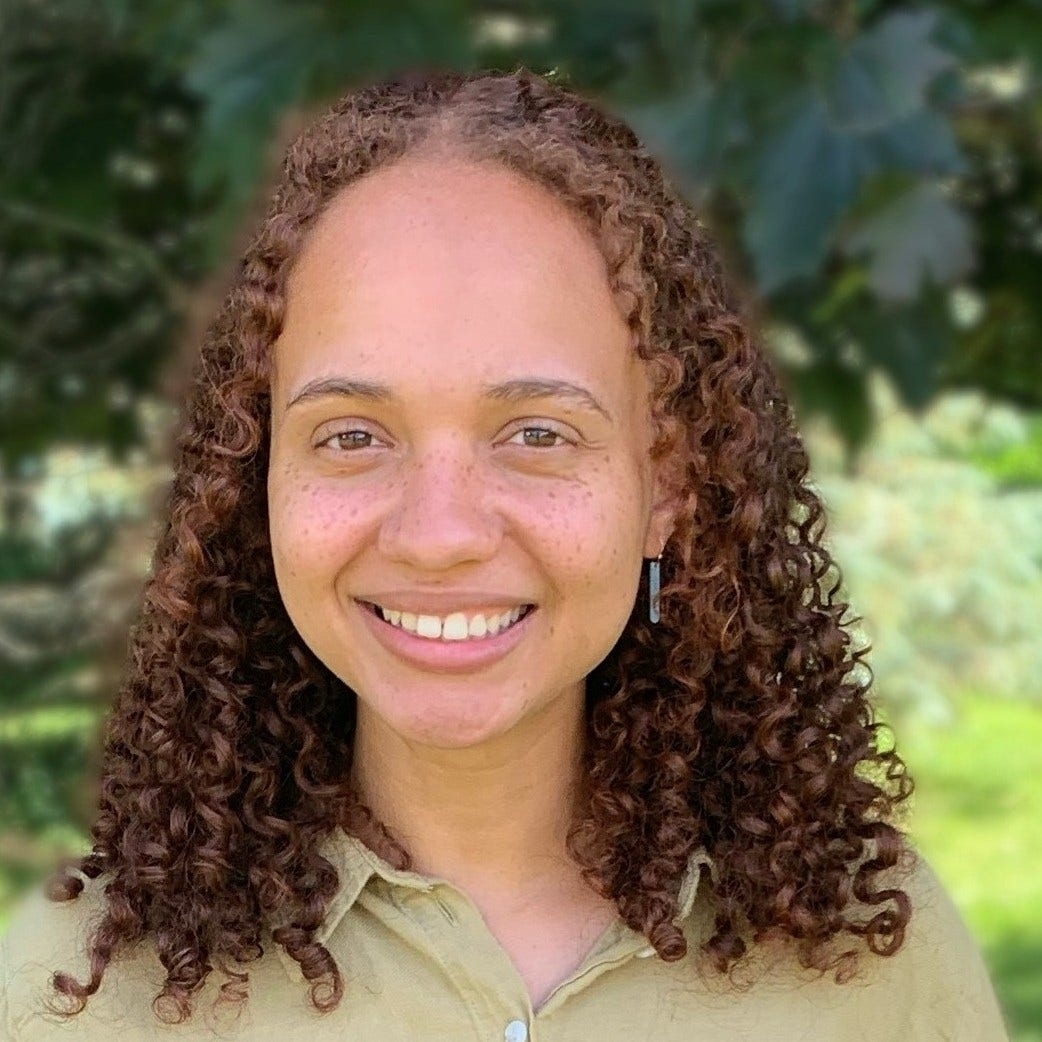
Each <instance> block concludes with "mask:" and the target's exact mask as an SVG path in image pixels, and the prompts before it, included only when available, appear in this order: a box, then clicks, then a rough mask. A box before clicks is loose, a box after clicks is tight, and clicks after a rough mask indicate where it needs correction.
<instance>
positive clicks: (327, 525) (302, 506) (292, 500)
mask: <svg viewBox="0 0 1042 1042" xmlns="http://www.w3.org/2000/svg"><path fill="white" fill-rule="evenodd" d="M367 501H368V499H367V496H366V495H365V494H359V493H357V492H353V493H352V494H351V495H350V496H346V495H345V494H344V490H343V488H342V487H337V486H336V485H334V484H327V483H323V482H321V481H318V480H315V479H314V478H307V479H301V480H293V476H292V475H289V476H288V480H282V481H279V482H277V483H275V484H273V485H272V487H271V490H270V495H269V512H270V514H269V516H270V525H271V544H272V554H273V556H274V557H275V559H276V561H277V562H281V564H282V567H283V569H284V571H286V572H287V573H290V574H292V575H294V576H300V577H305V576H308V575H316V576H321V575H323V574H328V572H329V570H330V569H338V568H340V567H341V566H342V565H343V563H344V561H345V560H347V559H349V558H350V557H351V556H352V554H353V553H354V552H355V550H356V549H357V548H358V547H360V545H361V542H362V540H363V538H364V533H365V530H366V519H367V517H368V515H369V511H368V510H367Z"/></svg>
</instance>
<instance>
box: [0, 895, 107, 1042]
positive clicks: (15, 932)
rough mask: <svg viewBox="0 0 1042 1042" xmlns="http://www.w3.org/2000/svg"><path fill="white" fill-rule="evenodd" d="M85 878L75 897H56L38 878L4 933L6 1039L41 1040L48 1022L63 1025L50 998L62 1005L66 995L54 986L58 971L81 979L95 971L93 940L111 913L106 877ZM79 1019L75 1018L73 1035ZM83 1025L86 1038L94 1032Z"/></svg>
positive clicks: (0, 975) (0, 968)
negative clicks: (50, 1005)
mask: <svg viewBox="0 0 1042 1042" xmlns="http://www.w3.org/2000/svg"><path fill="white" fill-rule="evenodd" d="M80 878H83V879H84V880H85V883H84V889H83V891H82V892H81V893H80V894H79V895H78V896H77V897H76V898H74V899H72V900H70V901H52V900H51V899H50V898H49V897H48V896H47V893H46V888H45V884H44V883H43V882H38V883H36V884H35V885H34V886H33V887H32V888H31V889H30V890H29V891H28V892H27V893H26V894H25V895H23V897H22V898H21V900H20V901H19V902H18V904H17V905H16V906H15V909H14V912H13V914H12V916H11V919H10V921H9V923H8V925H7V928H6V930H5V931H4V934H3V936H2V937H0V983H2V988H3V997H2V1000H0V1001H2V1006H0V1009H2V1011H3V1015H4V1019H3V1020H0V1024H2V1025H3V1028H4V1030H5V1031H6V1032H7V1034H5V1035H3V1036H2V1037H3V1038H4V1039H5V1040H6V1039H8V1038H10V1039H13V1040H17V1042H22V1040H23V1039H35V1038H36V1037H38V1031H39V1027H40V1025H42V1024H43V1023H48V1022H51V1024H52V1027H57V1026H59V1025H60V1024H61V1019H60V1018H59V1017H54V1015H53V1014H50V1013H49V1012H48V1010H47V1002H48V1001H55V1000H58V1002H59V1005H60V996H59V995H58V993H57V992H54V991H53V989H52V988H51V978H52V976H53V974H54V973H55V972H58V971H60V972H65V973H69V974H71V975H72V976H73V977H75V978H76V979H77V980H79V981H81V982H85V981H86V980H87V979H88V978H89V976H90V974H89V967H90V956H89V953H90V942H91V939H92V936H93V933H94V930H95V928H96V927H97V926H98V924H99V923H100V922H101V919H102V918H103V917H104V914H105V901H104V885H105V882H106V879H105V877H104V876H102V877H99V878H98V879H93V880H91V879H86V877H82V876H81V877H80ZM95 997H97V996H95ZM52 1017H53V1021H49V1018H52ZM76 1019H77V1018H73V1020H72V1021H70V1023H69V1029H70V1030H69V1031H68V1036H69V1037H72V1036H73V1034H74V1032H73V1031H72V1030H71V1029H72V1027H73V1025H74V1024H75V1023H76ZM92 1019H93V1018H92ZM79 1029H80V1034H81V1037H87V1038H90V1037H92V1036H90V1035H89V1034H87V1035H86V1036H84V1035H83V1034H82V1033H83V1029H84V1023H83V1021H82V1020H81V1021H80V1024H79Z"/></svg>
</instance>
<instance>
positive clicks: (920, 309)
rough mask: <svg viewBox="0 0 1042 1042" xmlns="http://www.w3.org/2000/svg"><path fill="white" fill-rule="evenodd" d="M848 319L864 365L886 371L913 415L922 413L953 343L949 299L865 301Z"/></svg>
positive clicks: (936, 295)
mask: <svg viewBox="0 0 1042 1042" xmlns="http://www.w3.org/2000/svg"><path fill="white" fill-rule="evenodd" d="M844 317H845V319H846V323H845V324H846V326H847V329H848V330H849V332H850V334H851V335H852V337H853V339H854V340H856V341H857V343H858V344H859V345H860V347H861V350H862V353H863V354H864V357H865V361H866V362H867V363H868V364H870V365H876V366H879V367H880V368H882V369H883V370H885V371H886V373H887V374H888V376H889V377H890V378H891V380H892V381H893V383H894V386H895V387H896V388H897V391H898V393H899V394H900V395H901V398H902V400H903V401H904V402H905V404H906V405H907V406H908V407H909V408H910V409H912V410H916V411H917V410H921V409H923V408H924V407H925V406H926V405H927V403H928V402H929V401H930V399H931V398H932V397H933V396H934V394H935V393H936V391H937V389H938V387H939V384H940V381H941V376H942V367H943V365H944V363H945V361H946V360H947V358H948V355H949V354H950V352H951V349H952V346H953V343H954V330H953V328H952V321H951V316H950V313H949V310H948V302H947V296H946V294H945V293H944V292H943V291H942V290H940V289H938V288H936V287H931V288H929V289H927V290H926V291H924V292H923V294H922V295H921V296H920V297H919V298H917V299H916V300H914V301H910V302H909V303H907V304H890V305H887V306H885V307H881V306H879V305H878V304H876V303H874V302H871V301H868V300H865V301H862V302H861V303H860V304H859V305H858V306H856V307H852V308H850V309H849V310H848V312H847V314H846V315H845V316H844Z"/></svg>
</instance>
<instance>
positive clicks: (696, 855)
mask: <svg viewBox="0 0 1042 1042" xmlns="http://www.w3.org/2000/svg"><path fill="white" fill-rule="evenodd" d="M320 851H321V853H322V856H323V857H324V858H326V860H327V861H329V862H330V863H331V864H332V865H333V867H334V868H335V869H336V871H337V875H338V876H339V877H340V886H339V887H338V889H337V892H336V893H335V894H334V896H333V899H332V901H330V903H329V909H328V911H327V912H326V916H325V919H324V920H323V921H322V925H321V926H320V927H319V929H318V930H317V931H316V932H315V940H316V941H318V942H319V943H321V944H325V943H326V941H327V940H328V939H329V937H330V935H331V934H332V933H333V931H334V930H335V929H336V928H337V926H338V925H339V923H340V920H341V919H343V918H344V916H345V915H346V914H347V913H348V911H349V910H350V908H351V906H352V905H353V904H354V903H355V901H356V900H357V898H358V895H359V894H360V893H361V892H362V890H363V889H364V888H365V885H366V883H368V882H369V880H370V879H371V878H372V877H373V876H374V875H377V876H379V877H380V878H381V879H384V880H386V881H387V882H388V883H391V884H394V885H396V886H405V887H410V888H411V889H413V890H424V891H429V890H433V889H434V887H435V886H436V885H437V884H439V883H444V882H447V881H446V880H443V879H440V878H439V877H436V876H427V875H423V874H421V873H419V872H411V871H405V870H402V869H397V868H394V867H393V866H392V865H390V864H388V863H387V862H386V861H384V859H383V858H381V857H380V856H379V855H378V854H376V853H375V852H374V851H373V850H371V849H370V848H369V847H367V846H366V845H365V844H364V843H363V842H362V841H361V840H360V839H359V838H358V837H357V836H355V835H353V834H351V833H349V832H347V831H346V830H345V829H344V828H343V827H342V826H340V825H337V826H335V827H334V828H333V831H332V832H331V833H329V834H328V835H327V836H326V837H325V839H324V840H323V842H322V843H321V844H320ZM703 865H705V866H706V868H707V869H708V871H709V875H710V877H711V878H712V880H713V882H714V883H716V882H718V880H717V873H716V866H715V865H714V864H713V859H712V858H711V857H710V856H709V854H708V853H707V851H706V848H705V847H704V846H703V847H699V848H698V849H697V850H695V851H694V852H693V853H692V854H691V856H690V857H689V858H688V863H687V868H686V869H685V871H684V874H683V877H682V878H681V882H680V892H679V894H678V896H677V914H676V916H675V917H674V918H673V922H674V924H675V925H677V926H679V925H680V924H681V923H683V922H684V921H685V920H686V919H687V918H688V917H689V916H690V915H691V910H692V908H693V907H694V903H695V897H696V896H697V894H698V883H699V880H700V879H701V869H702V866H703ZM277 947H278V948H280V950H281V945H277Z"/></svg>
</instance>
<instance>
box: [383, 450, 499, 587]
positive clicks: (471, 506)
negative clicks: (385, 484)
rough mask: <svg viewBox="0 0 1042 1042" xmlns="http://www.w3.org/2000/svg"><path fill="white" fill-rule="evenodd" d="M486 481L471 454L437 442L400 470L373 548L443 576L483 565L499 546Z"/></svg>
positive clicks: (402, 562) (385, 554) (400, 560)
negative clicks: (471, 563)
mask: <svg viewBox="0 0 1042 1042" xmlns="http://www.w3.org/2000/svg"><path fill="white" fill-rule="evenodd" d="M487 492H488V481H487V478H486V476H485V475H484V474H483V472H482V468H481V465H480V462H479V461H478V460H477V459H476V458H475V456H474V454H473V452H471V451H469V450H468V449H467V448H466V447H464V446H461V445H460V444H459V443H457V444H456V445H455V446H454V445H452V444H448V443H447V442H445V441H442V442H441V443H440V444H439V445H438V446H432V447H431V448H430V449H429V450H427V451H425V452H423V453H422V454H420V453H418V454H417V455H416V457H415V458H414V459H412V460H410V461H409V462H408V463H407V464H405V465H404V466H403V468H402V471H401V485H400V487H399V492H398V495H397V497H396V499H395V500H394V505H393V507H392V509H391V510H390V511H389V512H388V514H387V516H386V517H385V518H384V520H383V523H382V525H381V527H380V534H379V539H378V549H379V551H380V553H381V554H382V555H383V556H384V557H385V558H386V559H388V560H392V561H396V562H398V563H401V564H404V565H407V566H409V567H410V568H413V569H415V570H416V571H417V572H419V571H442V570H445V569H449V568H452V567H454V566H456V565H459V564H465V563H466V562H468V561H484V560H488V559H489V558H490V557H492V555H493V554H494V553H495V551H496V548H497V547H498V545H499V541H500V536H501V532H502V526H501V521H500V519H499V517H498V516H497V515H495V514H494V513H493V512H491V511H490V510H489V509H487Z"/></svg>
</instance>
